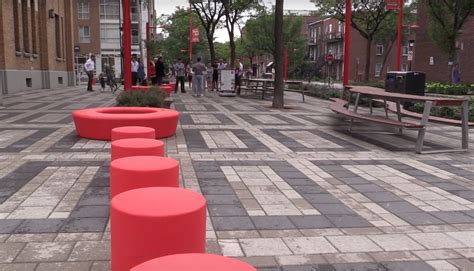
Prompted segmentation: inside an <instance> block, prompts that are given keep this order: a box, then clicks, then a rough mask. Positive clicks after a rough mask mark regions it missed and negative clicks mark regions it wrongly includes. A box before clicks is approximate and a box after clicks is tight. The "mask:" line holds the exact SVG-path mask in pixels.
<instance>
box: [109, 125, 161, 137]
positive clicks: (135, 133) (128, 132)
mask: <svg viewBox="0 0 474 271" xmlns="http://www.w3.org/2000/svg"><path fill="white" fill-rule="evenodd" d="M127 138H151V139H155V138H156V135H155V129H153V128H150V127H142V126H123V127H117V128H114V129H112V141H115V140H119V139H127Z"/></svg>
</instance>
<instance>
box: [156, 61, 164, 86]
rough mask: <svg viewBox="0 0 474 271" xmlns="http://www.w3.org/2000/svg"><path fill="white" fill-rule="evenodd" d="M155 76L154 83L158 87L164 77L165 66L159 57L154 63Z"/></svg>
mask: <svg viewBox="0 0 474 271" xmlns="http://www.w3.org/2000/svg"><path fill="white" fill-rule="evenodd" d="M155 75H156V83H157V84H158V86H161V85H162V84H163V77H164V76H165V64H164V63H163V58H162V57H161V56H160V57H158V59H157V60H156V62H155Z"/></svg>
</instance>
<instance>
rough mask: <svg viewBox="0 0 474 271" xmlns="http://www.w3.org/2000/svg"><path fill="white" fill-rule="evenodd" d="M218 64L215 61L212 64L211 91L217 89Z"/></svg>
mask: <svg viewBox="0 0 474 271" xmlns="http://www.w3.org/2000/svg"><path fill="white" fill-rule="evenodd" d="M218 67H219V65H217V63H214V65H213V66H212V86H211V91H214V89H215V90H216V91H219V88H218V86H219V85H218V81H219V69H218Z"/></svg>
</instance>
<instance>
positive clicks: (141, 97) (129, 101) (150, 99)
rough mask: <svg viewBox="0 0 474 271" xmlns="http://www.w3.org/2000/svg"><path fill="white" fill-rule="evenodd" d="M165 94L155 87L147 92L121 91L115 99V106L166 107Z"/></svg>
mask: <svg viewBox="0 0 474 271" xmlns="http://www.w3.org/2000/svg"><path fill="white" fill-rule="evenodd" d="M165 99H166V92H164V91H163V90H161V89H160V88H158V87H156V86H152V87H151V88H150V90H149V91H146V92H145V91H141V90H132V91H123V92H122V93H121V94H120V95H119V96H118V97H117V106H127V107H132V106H138V107H161V108H162V107H166V101H165Z"/></svg>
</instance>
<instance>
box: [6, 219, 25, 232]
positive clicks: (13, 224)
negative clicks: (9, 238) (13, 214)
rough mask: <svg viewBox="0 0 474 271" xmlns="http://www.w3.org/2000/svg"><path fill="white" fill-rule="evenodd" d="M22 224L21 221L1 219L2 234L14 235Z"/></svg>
mask: <svg viewBox="0 0 474 271" xmlns="http://www.w3.org/2000/svg"><path fill="white" fill-rule="evenodd" d="M22 222H23V220H21V219H0V234H8V233H14V232H15V230H16V228H17V227H18V226H19V225H20V224H21V223H22Z"/></svg>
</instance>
